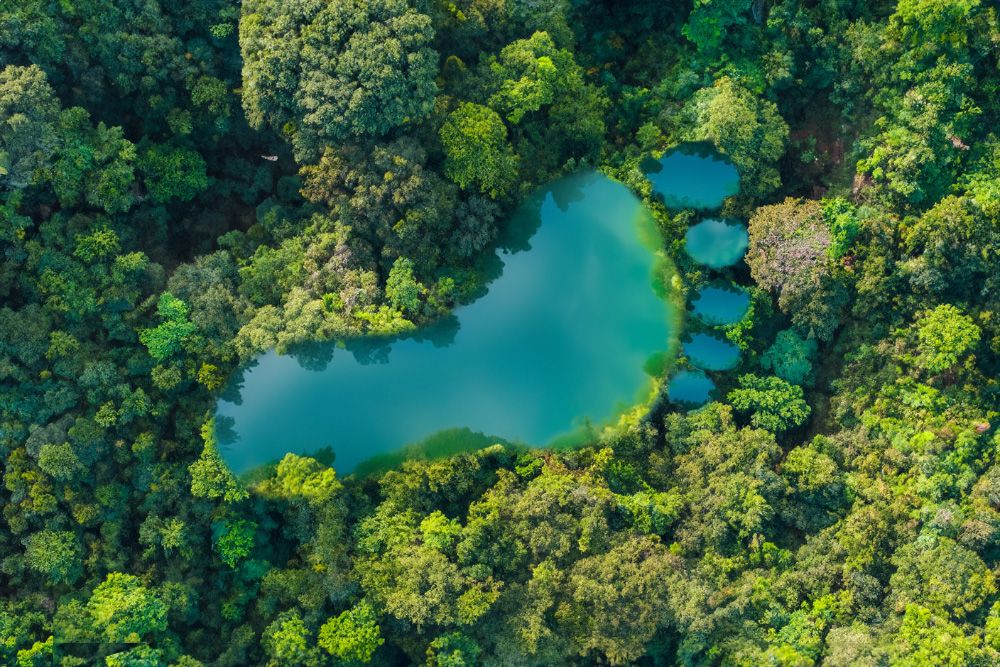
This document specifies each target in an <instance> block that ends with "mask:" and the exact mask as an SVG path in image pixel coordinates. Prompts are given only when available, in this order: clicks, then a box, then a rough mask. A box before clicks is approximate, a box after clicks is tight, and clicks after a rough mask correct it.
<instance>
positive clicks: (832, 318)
mask: <svg viewBox="0 0 1000 667" xmlns="http://www.w3.org/2000/svg"><path fill="white" fill-rule="evenodd" d="M747 231H748V233H749V236H750V245H749V247H748V249H747V254H746V262H747V264H748V265H749V266H750V274H751V275H752V276H753V279H754V280H755V281H756V282H757V284H758V285H759V286H761V287H763V288H764V289H767V290H770V291H772V292H774V293H776V294H777V295H778V306H779V307H780V308H781V310H782V311H784V312H785V313H788V314H789V315H790V316H791V318H792V323H793V324H795V325H796V328H797V329H799V330H800V331H802V332H803V333H805V334H807V335H809V336H810V337H813V336H814V337H816V338H820V339H822V340H828V339H829V338H830V337H831V336H832V335H833V332H834V331H835V330H836V328H837V326H838V325H839V324H840V319H841V316H842V310H843V308H844V306H845V305H846V302H847V294H846V290H845V288H844V287H843V285H842V284H841V283H840V281H839V280H838V278H837V276H836V275H835V274H834V273H833V263H832V261H831V259H830V246H831V234H830V228H829V227H828V226H827V224H826V222H825V221H824V219H823V210H822V206H821V204H820V202H818V201H814V200H807V199H792V198H791V197H789V198H787V199H785V201H783V202H782V203H780V204H772V205H769V206H761V207H759V208H758V209H757V210H755V211H754V213H753V215H752V216H750V222H749V224H748V226H747Z"/></svg>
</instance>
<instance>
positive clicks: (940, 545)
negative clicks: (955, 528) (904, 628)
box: [889, 536, 997, 619]
mask: <svg viewBox="0 0 1000 667" xmlns="http://www.w3.org/2000/svg"><path fill="white" fill-rule="evenodd" d="M893 562H894V564H895V565H896V571H895V573H893V575H892V578H891V579H890V580H889V586H890V588H891V590H892V592H893V593H892V594H893V597H894V599H895V601H896V604H897V607H898V608H900V609H902V608H903V607H905V606H906V605H908V604H910V603H914V604H919V605H921V606H922V607H926V608H928V609H929V610H931V611H932V612H934V613H936V614H940V615H942V616H944V617H946V618H955V619H961V618H964V617H965V616H967V615H969V614H972V613H975V611H976V610H977V609H979V608H980V607H981V606H982V605H983V604H984V603H985V602H986V600H988V599H990V597H991V596H992V595H993V593H995V592H996V590H997V587H996V578H995V576H994V574H993V572H992V571H991V570H990V569H989V568H988V567H987V566H986V564H985V563H984V562H983V560H982V559H981V558H980V557H979V556H978V555H977V554H976V553H975V552H972V551H970V550H969V549H967V548H965V547H963V546H961V545H960V544H957V543H956V542H955V541H954V540H951V539H949V538H945V537H939V538H932V537H931V536H926V537H921V538H918V539H917V540H916V541H915V542H912V543H910V544H906V545H904V546H902V547H901V548H900V549H899V550H898V551H897V552H896V554H895V555H894V556H893Z"/></svg>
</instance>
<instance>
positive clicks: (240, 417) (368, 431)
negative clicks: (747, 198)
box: [216, 173, 680, 473]
mask: <svg viewBox="0 0 1000 667" xmlns="http://www.w3.org/2000/svg"><path fill="white" fill-rule="evenodd" d="M507 229H508V232H507V239H506V241H504V242H503V243H502V244H501V249H500V251H498V257H499V259H500V261H502V264H503V266H502V272H501V273H500V275H499V277H497V278H496V279H495V280H494V281H493V282H491V283H490V285H489V287H488V291H487V293H486V294H485V296H483V297H481V298H480V299H478V300H476V301H475V302H473V303H471V304H468V305H465V306H462V307H459V308H457V309H456V310H455V312H454V316H453V317H450V318H446V319H444V320H442V321H440V322H437V323H435V324H434V325H432V326H430V327H426V328H424V329H421V330H418V331H417V332H416V333H414V334H413V335H409V336H405V337H402V338H398V339H393V340H372V339H360V340H353V341H351V340H349V341H344V342H341V343H329V344H326V345H324V346H320V349H318V350H317V349H316V348H315V347H314V348H313V349H310V350H308V351H307V352H303V353H302V355H301V358H302V359H303V360H304V361H303V363H300V361H299V360H297V359H296V356H295V354H289V355H278V354H276V353H275V352H273V351H271V352H268V353H265V354H263V355H261V356H260V357H259V358H258V359H257V360H256V361H255V363H253V364H252V365H251V366H250V367H248V368H246V369H245V370H244V371H243V373H242V374H241V375H240V376H238V377H237V379H236V380H235V382H236V385H235V386H233V387H230V389H229V391H228V392H227V393H226V394H225V395H224V397H223V399H222V400H220V402H219V404H218V407H217V419H216V422H217V424H218V425H219V426H218V427H217V430H218V437H219V441H220V445H221V448H222V453H223V456H224V458H225V459H226V461H227V462H228V464H229V465H230V467H231V468H232V469H233V470H234V472H236V473H244V472H246V471H248V470H251V469H253V468H255V467H257V466H260V465H261V464H265V463H268V462H271V461H274V460H277V459H280V458H281V457H282V456H283V455H284V454H285V453H286V452H296V453H312V452H314V451H316V450H318V449H321V448H325V447H329V448H330V449H332V451H333V452H334V453H335V456H336V459H335V466H336V468H337V469H338V471H340V472H341V473H349V472H351V471H353V470H355V468H356V467H357V466H358V465H359V464H360V463H362V462H363V461H366V460H368V459H371V458H372V457H374V456H377V455H384V454H387V453H390V452H394V451H398V450H399V449H400V448H401V447H403V446H405V445H408V444H411V443H416V442H419V441H427V442H435V441H446V442H449V443H450V444H449V446H451V447H453V448H454V447H455V446H456V445H455V443H454V441H455V440H456V439H457V440H459V441H461V442H468V448H477V447H480V446H482V445H483V444H484V443H488V442H496V441H498V440H500V439H503V440H504V441H507V442H513V443H519V444H525V445H533V446H544V445H551V444H554V443H555V444H558V443H559V442H560V441H562V440H566V441H571V440H572V439H573V436H574V434H580V433H585V432H586V431H587V429H588V428H589V426H590V425H600V424H605V423H609V422H610V421H611V420H613V419H615V417H616V416H617V415H618V414H620V413H621V412H623V411H624V410H626V409H628V408H630V407H632V406H634V405H636V404H638V403H641V402H644V401H647V400H649V399H650V398H651V392H652V391H653V386H654V383H653V381H652V378H651V376H650V375H649V374H648V373H647V371H646V370H644V369H645V368H654V367H656V366H658V364H657V363H655V360H657V359H659V360H660V363H661V364H662V359H663V357H664V353H665V352H666V351H667V350H671V349H673V342H674V341H675V340H676V337H677V334H678V331H677V328H678V325H677V322H678V318H679V315H680V314H679V313H677V312H676V311H675V308H674V306H673V305H672V300H671V299H668V298H665V296H664V292H665V288H664V287H663V286H664V285H666V284H669V276H670V275H672V269H670V268H669V263H668V262H667V261H666V260H665V259H664V258H663V257H662V255H661V254H659V248H660V247H661V245H662V243H661V241H660V239H659V237H658V234H657V233H656V231H655V224H654V223H653V221H652V218H651V216H650V214H649V212H648V211H647V210H646V209H645V207H644V206H643V205H642V204H641V202H640V201H639V200H638V199H637V198H636V197H635V196H634V195H633V194H632V193H631V192H630V191H629V190H628V189H627V188H626V187H624V186H623V185H621V184H618V183H616V182H614V181H611V180H610V179H608V178H606V177H604V176H601V175H599V174H597V173H587V174H581V175H577V176H573V177H570V178H567V179H563V180H560V181H558V182H556V183H553V184H551V185H550V186H549V187H547V188H545V189H544V190H542V191H540V192H539V193H538V194H537V195H536V196H534V197H531V198H529V199H528V200H527V201H526V202H525V203H524V204H523V205H522V206H520V207H519V209H518V211H517V212H516V213H515V215H514V216H513V218H512V220H511V221H510V223H509V224H508V226H507ZM317 359H319V360H320V363H317V362H316V360H317ZM461 446H462V445H461V444H459V445H458V447H459V448H461Z"/></svg>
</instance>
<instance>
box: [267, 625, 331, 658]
mask: <svg viewBox="0 0 1000 667" xmlns="http://www.w3.org/2000/svg"><path fill="white" fill-rule="evenodd" d="M311 634H312V633H310V632H309V629H308V628H307V627H306V625H305V623H304V622H303V621H302V618H301V617H300V616H299V615H298V614H297V613H295V612H286V613H284V614H281V615H280V616H279V617H278V618H277V620H275V621H274V622H273V623H271V624H270V625H268V626H267V628H265V629H264V636H263V643H264V648H265V650H266V651H267V655H268V658H269V659H268V663H267V664H268V665H269V666H271V667H285V666H286V665H287V666H288V667H319V665H322V664H323V659H322V657H321V654H320V652H319V649H318V648H317V647H315V646H313V645H312V637H311V636H310V635H311Z"/></svg>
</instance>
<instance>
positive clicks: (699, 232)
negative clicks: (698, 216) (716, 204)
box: [684, 218, 750, 269]
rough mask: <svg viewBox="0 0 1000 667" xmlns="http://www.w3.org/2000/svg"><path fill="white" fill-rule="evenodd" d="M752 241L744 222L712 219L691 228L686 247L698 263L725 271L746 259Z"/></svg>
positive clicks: (688, 231) (685, 237) (686, 238)
mask: <svg viewBox="0 0 1000 667" xmlns="http://www.w3.org/2000/svg"><path fill="white" fill-rule="evenodd" d="M749 240H750V239H749V236H748V235H747V229H746V226H745V225H743V224H742V223H739V222H735V221H729V220H720V219H718V218H708V219H706V220H702V221H701V222H699V223H698V224H696V225H692V226H691V227H689V228H688V230H687V234H685V236H684V241H685V246H684V247H685V249H686V250H687V253H688V254H689V255H691V258H692V259H694V260H695V261H696V262H698V263H700V264H704V265H705V266H707V267H709V268H711V269H721V268H724V267H727V266H732V265H733V264H735V263H736V262H738V261H740V260H741V259H743V255H744V254H746V251H747V245H748V243H749Z"/></svg>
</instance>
